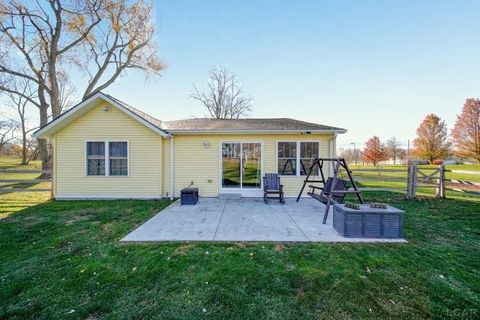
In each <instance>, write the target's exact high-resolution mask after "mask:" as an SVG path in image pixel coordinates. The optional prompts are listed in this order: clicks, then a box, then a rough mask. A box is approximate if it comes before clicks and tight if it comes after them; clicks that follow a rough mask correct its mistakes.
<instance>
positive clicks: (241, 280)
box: [0, 193, 480, 319]
mask: <svg viewBox="0 0 480 320" xmlns="http://www.w3.org/2000/svg"><path fill="white" fill-rule="evenodd" d="M26 195H27V196H31V195H32V194H31V193H27V194H26ZM46 196H48V195H46ZM5 197H7V198H8V197H10V198H9V199H10V200H9V201H7V202H5ZM21 197H23V194H22V195H21ZM365 198H366V200H367V201H383V202H388V203H390V204H392V205H394V206H397V207H400V208H403V209H405V210H406V215H405V237H406V239H407V240H408V243H407V244H295V243H290V244H285V243H209V242H205V243H157V244H120V243H119V242H118V240H119V239H120V238H122V237H123V236H125V235H126V234H127V233H128V232H129V231H131V230H132V229H134V228H135V227H136V226H138V225H139V224H141V223H142V222H143V221H145V220H146V219H148V218H149V217H151V216H152V215H154V214H155V213H156V212H158V211H160V210H162V209H163V208H165V207H166V206H167V205H168V204H169V202H168V201H129V200H122V201H119V200H117V201H45V200H43V199H42V197H38V198H32V199H31V200H29V201H30V202H29V203H28V205H26V204H23V203H22V202H23V200H22V199H21V198H20V194H19V193H11V194H7V195H2V196H0V202H1V203H2V210H4V211H5V212H8V214H7V215H8V216H7V215H6V217H5V218H4V219H1V220H0V319H25V318H30V319H100V318H107V319H118V318H120V319H127V318H165V319H204V318H216V319H232V318H235V319H239V318H241V319H318V318H324V319H352V318H354V319H385V318H389V319H424V318H459V319H478V318H479V317H480V310H479V309H480V307H479V305H480V258H479V255H478V252H479V250H480V219H479V214H480V202H479V201H478V198H471V197H464V198H462V195H459V196H458V197H456V198H454V199H445V200H437V199H434V198H431V197H422V198H420V199H418V200H410V201H407V200H405V199H404V198H403V196H402V195H401V194H396V193H366V194H365ZM287 201H289V200H287ZM290 201H292V200H290Z"/></svg>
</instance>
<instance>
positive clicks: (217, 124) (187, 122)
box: [105, 94, 346, 132]
mask: <svg viewBox="0 0 480 320" xmlns="http://www.w3.org/2000/svg"><path fill="white" fill-rule="evenodd" d="M105 95H107V96H108V97H109V98H110V99H112V100H114V101H115V102H117V103H119V104H121V105H122V106H123V107H125V108H126V109H128V110H129V111H131V112H133V113H135V114H136V115H138V116H139V117H141V118H143V119H145V120H146V121H148V122H150V123H151V124H152V125H154V126H156V127H157V128H159V129H161V130H164V131H167V132H168V131H171V132H175V131H212V132H215V131H252V132H253V131H289V130H299V131H316V130H320V131H324V130H325V131H330V130H331V131H346V130H345V129H343V128H337V127H332V126H326V125H322V124H317V123H311V122H305V121H300V120H295V119H290V118H247V119H209V118H193V119H184V120H175V121H161V120H158V119H157V118H155V117H152V116H151V115H149V114H146V113H145V112H143V111H140V110H138V109H137V108H134V107H132V106H131V105H129V104H126V103H125V102H123V101H121V100H118V99H117V98H115V97H113V96H111V95H108V94H105Z"/></svg>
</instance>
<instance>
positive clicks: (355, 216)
mask: <svg viewBox="0 0 480 320" xmlns="http://www.w3.org/2000/svg"><path fill="white" fill-rule="evenodd" d="M403 214H404V211H402V210H400V209H397V208H394V207H391V206H388V208H387V209H376V208H370V206H369V205H368V204H363V205H360V210H354V209H350V208H346V207H345V205H344V204H335V205H334V206H333V228H334V229H335V230H336V231H337V232H338V233H340V234H341V235H342V236H344V237H351V238H403Z"/></svg>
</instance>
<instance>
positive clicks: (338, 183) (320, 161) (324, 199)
mask: <svg viewBox="0 0 480 320" xmlns="http://www.w3.org/2000/svg"><path fill="white" fill-rule="evenodd" d="M324 162H328V163H332V164H333V175H332V176H331V177H328V179H327V180H326V181H325V176H324V174H323V165H324ZM315 168H318V171H319V172H320V175H319V176H320V178H321V180H314V179H313V180H311V179H310V176H311V175H312V174H313V175H315V171H314V169H315ZM341 168H342V169H344V170H345V172H346V173H347V175H348V178H349V181H347V180H345V179H343V172H341V171H340V169H341ZM339 172H340V176H341V177H340V178H338V177H337V176H338V173H339ZM349 182H350V184H351V187H352V188H353V190H349V186H348V183H349ZM307 183H311V184H310V185H309V186H308V187H309V188H310V191H309V192H307V194H308V195H309V196H310V197H312V198H314V199H315V200H318V201H320V202H321V203H323V204H324V205H325V213H324V214H323V224H326V223H327V218H328V211H329V210H330V206H331V204H332V203H342V202H343V199H344V198H345V195H346V194H347V193H355V194H356V196H357V198H358V201H359V202H360V203H362V204H363V200H362V197H361V195H360V190H359V189H358V188H357V185H356V184H355V181H354V180H353V177H352V171H350V169H349V168H348V164H347V161H345V159H344V158H315V159H314V160H313V162H312V164H311V166H310V168H309V169H308V173H307V176H306V178H305V180H304V181H303V186H302V189H300V193H299V194H298V197H297V202H298V201H299V200H300V197H301V196H302V194H303V191H304V190H305V187H306V185H307ZM318 183H322V185H321V186H317V185H315V184H318ZM317 190H321V192H320V193H316V192H315V191H317Z"/></svg>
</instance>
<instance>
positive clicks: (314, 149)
mask: <svg viewBox="0 0 480 320" xmlns="http://www.w3.org/2000/svg"><path fill="white" fill-rule="evenodd" d="M319 151H320V143H319V142H318V141H288V142H283V141H281V142H278V144H277V168H278V174H280V175H290V176H297V175H299V176H306V175H307V174H308V170H309V169H310V167H311V166H312V164H313V161H314V160H315V158H316V157H318V156H319V154H320V153H319ZM312 174H314V175H318V174H319V171H318V166H316V167H315V168H313V170H312Z"/></svg>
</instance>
